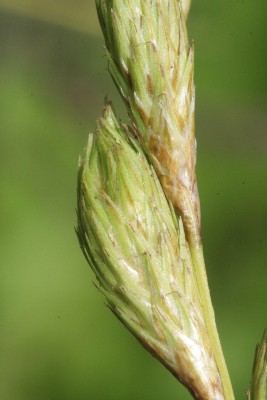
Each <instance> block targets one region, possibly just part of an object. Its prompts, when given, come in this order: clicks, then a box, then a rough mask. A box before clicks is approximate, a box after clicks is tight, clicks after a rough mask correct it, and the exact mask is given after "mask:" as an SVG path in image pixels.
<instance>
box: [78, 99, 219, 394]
mask: <svg viewBox="0 0 267 400" xmlns="http://www.w3.org/2000/svg"><path fill="white" fill-rule="evenodd" d="M77 233H78V237H79V241H80V245H81V248H82V250H83V252H84V255H85V257H86V258H87V260H88V262H89V264H90V266H91V268H92V269H93V271H94V272H95V275H96V277H97V280H98V287H99V289H100V291H101V292H102V293H103V294H104V295H105V297H106V300H107V303H108V306H109V307H110V308H111V310H112V311H113V312H114V314H116V315H117V317H118V318H119V319H120V320H121V321H122V322H123V324H124V325H126V326H127V327H128V329H129V330H130V331H131V332H132V333H133V334H134V335H135V336H136V337H137V339H138V340H139V341H140V342H141V343H142V344H143V346H144V347H146V348H147V349H148V350H149V351H150V352H151V353H152V354H153V355H154V356H156V357H157V358H158V359H159V360H160V361H161V362H162V363H163V364H164V365H165V366H166V367H167V368H168V369H169V370H170V371H171V372H172V373H173V374H174V375H175V376H176V377H177V378H178V379H179V380H180V381H181V382H182V383H183V384H184V385H185V386H186V387H187V388H188V389H189V391H190V392H191V393H192V394H193V395H194V397H195V398H196V399H205V400H222V399H223V398H224V397H223V395H222V386H221V380H220V376H219V373H218V370H217V366H216V363H215V361H214V357H213V352H212V349H211V345H210V340H209V336H208V334H207V330H206V327H205V322H204V318H203V315H202V307H201V303H200V299H199V294H198V289H197V284H196V280H195V276H194V269H193V265H192V260H191V256H190V251H189V248H188V244H187V242H186V239H185V233H184V229H183V224H182V221H181V219H180V218H177V217H176V215H175V213H174V211H173V207H172V205H171V204H170V203H168V201H167V199H166V197H165V194H164V192H163V190H162V187H161V185H160V182H159V180H158V178H157V176H156V174H155V172H154V168H153V166H152V165H151V164H150V163H149V162H148V161H147V159H146V157H145V155H144V154H143V152H142V150H141V149H140V147H139V144H138V143H137V142H136V141H135V140H134V139H129V138H128V136H127V133H126V132H125V130H124V129H123V128H122V126H121V125H120V124H119V123H118V121H117V119H116V117H115V115H114V113H113V112H112V109H111V106H110V105H107V106H106V107H105V111H104V116H103V118H101V119H100V120H99V122H98V128H97V132H96V134H94V135H90V136H89V141H88V146H87V149H86V151H85V153H84V155H83V157H82V158H81V161H80V169H79V178H78V229H77Z"/></svg>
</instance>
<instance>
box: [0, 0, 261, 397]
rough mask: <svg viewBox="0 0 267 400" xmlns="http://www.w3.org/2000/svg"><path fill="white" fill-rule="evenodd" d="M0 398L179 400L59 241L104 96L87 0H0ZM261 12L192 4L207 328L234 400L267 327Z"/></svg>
mask: <svg viewBox="0 0 267 400" xmlns="http://www.w3.org/2000/svg"><path fill="white" fill-rule="evenodd" d="M0 7H1V13H0V35H1V36H0V37H1V40H0V87H1V97H0V143H1V145H0V182H1V196H0V236H1V237H0V239H1V240H0V266H1V269H0V298H1V303H0V304H1V313H0V398H1V400H54V399H55V400H126V399H127V400H138V399H140V398H142V399H147V400H152V399H153V400H161V399H162V398H166V399H168V400H172V399H173V400H174V399H178V398H179V399H189V398H190V397H189V395H188V394H187V393H186V392H185V391H184V390H183V389H182V387H181V386H180V385H179V384H178V383H177V382H176V381H175V379H174V378H173V377H171V376H170V375H169V373H168V372H167V371H165V370H164V368H163V367H162V366H161V365H160V364H159V363H157V362H156V361H155V360H153V359H152V358H151V356H150V355H149V354H147V353H146V352H145V351H143V350H142V348H141V347H140V345H139V344H138V343H137V342H136V341H135V339H134V338H133V337H132V336H131V335H130V334H129V333H128V332H127V331H126V330H125V329H124V328H123V327H122V326H121V325H120V323H119V322H118V321H116V320H115V318H114V317H113V316H112V315H111V313H110V312H109V311H108V310H107V309H106V308H105V307H104V305H103V298H102V297H101V295H100V294H99V293H98V292H97V291H96V289H95V288H94V286H93V285H92V283H91V281H92V280H93V276H92V273H91V271H90V270H89V268H88V267H87V265H86V262H85V261H84V259H83V257H82V254H81V252H80V250H79V246H78V243H77V240H76V237H75V233H74V225H75V223H76V221H75V220H76V216H75V201H76V199H75V197H76V196H75V195H76V193H75V191H76V169H77V159H78V154H79V152H80V151H81V149H82V148H83V146H84V145H85V143H86V140H87V133H88V132H89V130H93V129H94V127H95V122H94V121H95V117H96V116H98V115H99V114H100V112H101V107H102V104H103V98H104V95H105V94H108V95H109V96H110V97H111V98H112V99H113V100H114V102H115V103H116V108H117V110H118V112H119V113H121V115H125V113H123V111H122V103H121V101H120V100H119V98H118V95H117V94H116V92H115V89H114V88H113V85H112V82H111V79H110V78H109V76H108V73H107V71H106V60H105V57H104V55H103V54H104V53H103V49H102V46H103V39H102V37H101V35H100V31H99V28H98V24H97V17H96V13H95V10H94V2H93V1H92V0H88V1H86V0H76V1H73V0H72V1H70V0H69V1H67V0H65V1H63V0H62V1H57V2H52V1H46V2H44V1H39V2H36V1H32V0H27V1H26V0H25V1H23V2H22V1H19V0H8V1H7V0H0ZM266 18H267V4H266V1H265V0H259V1H257V2H250V1H246V0H243V1H241V0H240V1H238V0H236V1H234V0H231V1H230V0H229V1H223V0H218V1H214V2H213V1H212V2H211V1H201V2H199V1H193V8H192V13H191V16H190V23H189V31H190V36H191V37H192V38H194V39H195V48H196V85H197V123H196V128H197V137H198V146H199V157H198V179H199V188H200V194H201V202H202V216H203V237H204V244H205V252H206V262H207V269H208V274H209V280H210V286H211V292H212V297H213V300H214V306H215V310H216V315H217V321H218V327H219V330H220V333H221V338H222V342H223V346H224V349H225V355H226V358H227V361H228V364H229V369H230V373H231V376H232V379H233V384H234V387H235V391H236V394H237V398H240V399H241V398H244V393H245V390H246V388H247V387H248V384H249V380H250V371H251V367H252V360H253V354H254V346H255V343H256V341H257V340H259V339H260V337H261V334H262V329H263V327H264V326H265V325H267V250H266V249H267V234H266V231H267V229H266V228H267V203H266V197H267V135H266V126H267V116H266V103H267V91H266V89H267V88H266V86H267V78H266V71H267V52H266V50H267V49H266V46H267V45H266V37H267V24H266V21H267V19H266Z"/></svg>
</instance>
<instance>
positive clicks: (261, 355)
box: [247, 329, 267, 400]
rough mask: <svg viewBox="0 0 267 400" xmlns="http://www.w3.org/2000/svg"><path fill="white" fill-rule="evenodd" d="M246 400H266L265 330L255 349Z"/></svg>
mask: <svg viewBox="0 0 267 400" xmlns="http://www.w3.org/2000/svg"><path fill="white" fill-rule="evenodd" d="M247 398H248V400H267V329H266V330H265V332H264V334H263V337H262V341H261V344H258V345H257V347H256V354H255V360H254V365H253V370H252V379H251V384H250V388H249V391H248V396H247Z"/></svg>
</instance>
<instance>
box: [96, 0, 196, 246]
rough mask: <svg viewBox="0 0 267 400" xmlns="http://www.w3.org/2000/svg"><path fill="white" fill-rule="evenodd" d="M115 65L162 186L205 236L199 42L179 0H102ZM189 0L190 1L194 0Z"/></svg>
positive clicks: (191, 232) (191, 231)
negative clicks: (192, 39)
mask: <svg viewBox="0 0 267 400" xmlns="http://www.w3.org/2000/svg"><path fill="white" fill-rule="evenodd" d="M96 4H97V9H98V15H99V20H100V23H101V26H102V30H103V33H104V36H105V42H106V48H107V54H108V60H109V70H110V72H111V74H112V77H113V79H114V81H115V83H116V86H117V87H118V89H119V91H120V93H121V95H122V97H123V98H124V100H125V102H126V104H127V107H128V111H129V114H130V116H131V119H132V123H133V125H134V128H135V131H136V132H135V133H136V135H137V136H138V138H139V140H140V142H141V144H142V147H143V148H144V150H145V152H146V153H147V155H148V157H149V158H150V160H151V161H152V162H153V165H154V167H155V170H156V173H157V175H158V176H159V178H160V181H161V184H162V186H163V188H164V191H165V193H166V195H167V197H168V198H169V200H170V201H171V202H172V203H173V205H174V207H175V208H176V209H177V210H178V211H179V213H180V214H181V215H182V216H183V221H184V224H185V228H186V231H187V235H188V236H189V237H190V238H191V240H192V241H194V242H199V241H200V215H199V214H200V213H199V200H198V191H197V184H196V176H195V164H196V144H195V135H194V110H195V87H194V82H193V59H194V50H193V47H192V46H190V45H189V42H188V38H187V30H186V25H185V17H184V12H183V9H182V6H181V4H180V2H179V1H177V0H161V1H151V0H97V1H96ZM183 5H184V7H185V8H186V9H188V8H189V2H188V1H184V2H183Z"/></svg>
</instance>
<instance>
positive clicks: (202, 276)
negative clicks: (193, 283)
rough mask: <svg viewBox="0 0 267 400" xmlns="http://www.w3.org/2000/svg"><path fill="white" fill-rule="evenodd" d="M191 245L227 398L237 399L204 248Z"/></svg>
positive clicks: (211, 338)
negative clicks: (212, 299)
mask: <svg viewBox="0 0 267 400" xmlns="http://www.w3.org/2000/svg"><path fill="white" fill-rule="evenodd" d="M189 246H190V252H191V256H192V260H193V264H194V269H195V274H196V280H197V284H198V289H199V293H200V298H201V303H202V307H203V315H204V318H205V322H206V327H207V331H208V333H209V336H210V340H211V345H212V349H213V352H214V357H215V360H216V363H217V367H218V370H219V373H220V375H221V380H222V385H223V390H224V396H225V400H234V399H235V397H234V392H233V389H232V384H231V380H230V377H229V373H228V369H227V366H226V362H225V359H224V355H223V351H222V347H221V342H220V338H219V334H218V331H217V326H216V322H215V315H214V310H213V306H212V302H211V296H210V291H209V286H208V279H207V274H206V268H205V262H204V256H203V248H202V245H201V243H196V242H195V243H193V244H192V243H189Z"/></svg>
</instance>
